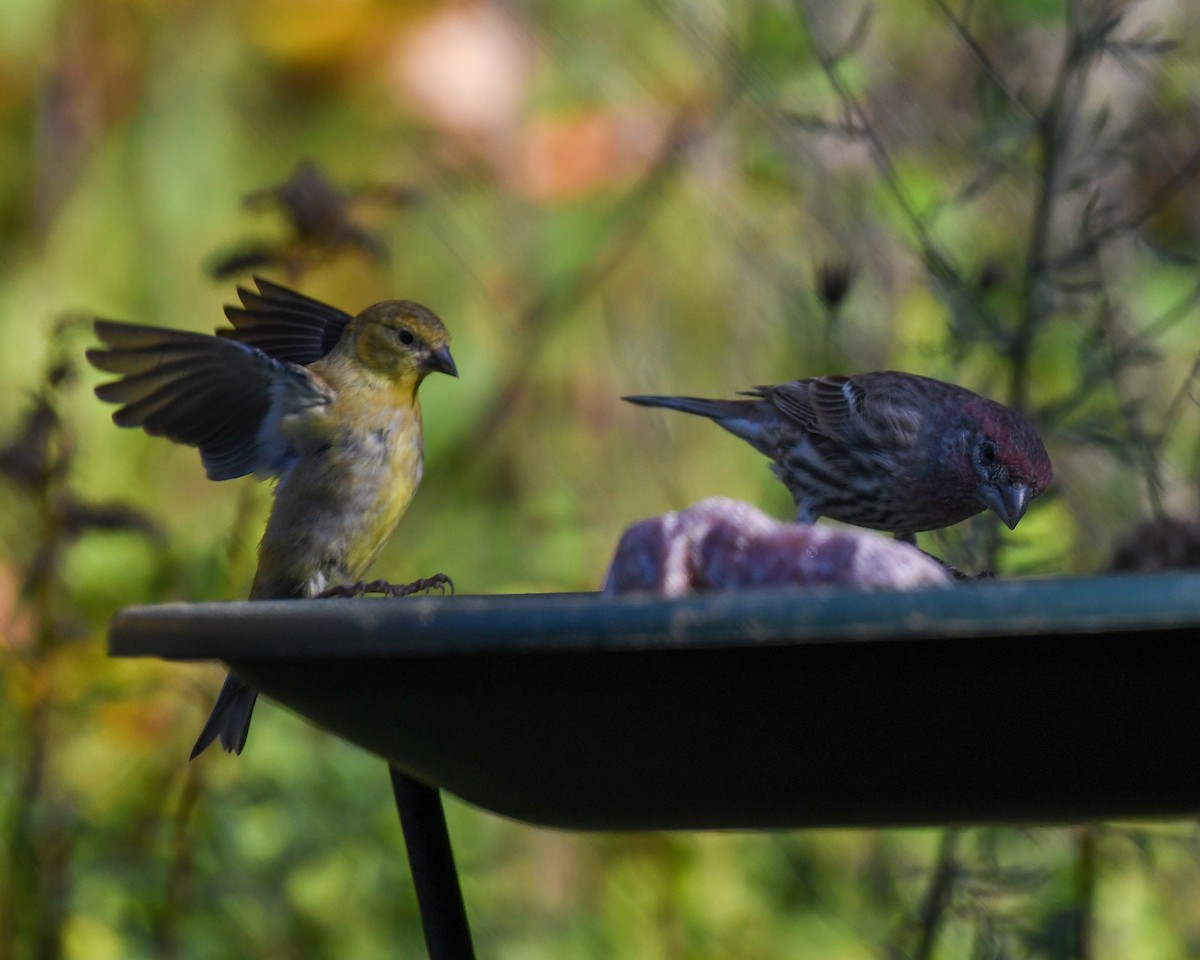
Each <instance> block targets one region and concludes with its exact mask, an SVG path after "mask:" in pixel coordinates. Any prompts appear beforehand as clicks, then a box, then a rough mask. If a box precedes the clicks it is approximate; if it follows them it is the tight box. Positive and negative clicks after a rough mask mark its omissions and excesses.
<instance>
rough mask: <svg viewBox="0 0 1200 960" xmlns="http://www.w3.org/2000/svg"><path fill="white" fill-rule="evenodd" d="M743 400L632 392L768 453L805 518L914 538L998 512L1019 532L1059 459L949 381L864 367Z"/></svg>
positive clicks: (1008, 415)
mask: <svg viewBox="0 0 1200 960" xmlns="http://www.w3.org/2000/svg"><path fill="white" fill-rule="evenodd" d="M744 396H746V397H749V398H751V399H746V400H703V399H699V398H695V397H659V396H633V397H625V399H626V400H628V401H629V402H631V403H636V404H640V405H641V406H645V407H666V408H668V409H671V410H681V411H683V412H684V413H694V414H697V415H699V416H703V417H708V418H709V419H711V420H713V421H714V422H715V423H717V424H718V425H719V426H721V427H724V428H725V429H726V430H728V431H729V432H730V433H732V434H734V435H735V436H738V437H741V438H742V439H743V440H745V441H747V442H748V443H749V444H750V445H751V446H753V447H754V448H755V449H756V450H758V451H760V452H761V453H764V454H766V455H767V456H768V457H770V458H771V460H772V461H774V462H773V464H772V467H771V469H772V470H773V471H774V472H775V475H776V476H777V477H779V479H780V480H781V481H782V482H783V484H784V486H786V487H787V488H788V490H789V491H790V492H791V494H792V497H793V499H794V500H795V502H796V519H797V521H798V522H800V523H812V522H814V521H816V520H817V519H818V518H819V517H830V518H831V519H834V520H841V521H842V522H844V523H852V524H855V525H857V526H860V527H869V528H871V529H873V530H886V531H889V532H891V533H894V534H895V535H896V536H897V537H899V538H901V539H905V540H910V541H911V540H912V539H913V538H914V536H915V534H917V533H918V532H920V531H922V530H937V529H939V528H941V527H948V526H951V525H952V524H955V523H958V522H960V521H962V520H965V519H967V518H968V517H972V516H974V515H975V514H977V513H979V512H981V511H983V510H985V509H990V510H994V511H995V512H996V513H997V514H998V515H999V517H1000V519H1001V520H1003V521H1004V522H1005V524H1007V526H1008V527H1009V529H1012V528H1013V527H1015V526H1016V525H1017V522H1018V521H1019V520H1020V519H1021V517H1022V516H1024V514H1025V510H1026V508H1027V507H1028V506H1029V504H1030V502H1031V501H1033V500H1034V499H1035V498H1036V497H1038V496H1040V495H1041V494H1042V493H1043V492H1044V491H1045V489H1046V487H1047V486H1049V484H1050V477H1051V472H1052V471H1051V467H1050V458H1049V457H1048V456H1047V455H1046V448H1045V447H1044V446H1043V445H1042V441H1041V438H1040V437H1039V436H1038V435H1037V432H1036V431H1035V430H1034V429H1033V427H1032V426H1031V425H1030V424H1029V422H1028V421H1027V420H1026V419H1025V418H1024V417H1022V416H1021V415H1020V414H1018V413H1017V412H1016V411H1014V410H1010V409H1009V408H1008V407H1005V406H1003V405H1002V404H999V403H996V402H995V401H993V400H986V399H984V398H983V397H981V396H979V395H978V394H975V393H972V392H971V391H970V390H967V389H965V388H963V387H959V386H955V385H954V384H951V383H943V382H942V381H940V380H931V379H930V378H928V377H919V376H916V375H914V374H909V373H894V372H883V373H862V374H857V375H855V376H851V377H814V378H813V379H811V380H793V381H791V382H790V383H784V384H780V385H779V386H774V387H756V388H754V389H753V390H749V391H746V393H745V394H744Z"/></svg>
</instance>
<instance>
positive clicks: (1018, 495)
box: [962, 397, 1053, 530]
mask: <svg viewBox="0 0 1200 960" xmlns="http://www.w3.org/2000/svg"><path fill="white" fill-rule="evenodd" d="M962 413H963V416H964V419H965V420H966V421H967V422H968V423H970V424H971V429H970V432H969V437H968V444H967V451H966V452H967V459H968V465H969V466H968V469H969V471H970V473H971V475H972V479H973V482H974V484H975V496H977V497H978V498H979V500H980V502H981V503H982V504H983V505H984V506H985V507H987V508H988V509H990V510H994V511H996V513H997V515H999V517H1000V519H1001V520H1003V521H1004V523H1005V524H1006V525H1007V526H1008V528H1009V529H1010V530H1011V529H1013V528H1014V527H1015V526H1016V525H1017V522H1018V521H1019V520H1020V519H1021V517H1023V516H1024V515H1025V510H1026V508H1027V507H1028V506H1029V504H1030V503H1031V502H1032V501H1033V500H1035V499H1036V498H1037V497H1039V496H1041V495H1042V493H1044V492H1045V490H1046V488H1047V487H1048V486H1050V480H1051V477H1052V476H1053V470H1052V468H1051V466H1050V457H1049V456H1048V455H1047V453H1046V448H1045V446H1044V445H1043V444H1042V438H1041V437H1039V436H1038V434H1037V431H1036V430H1034V429H1033V426H1032V425H1031V424H1030V423H1029V421H1028V420H1026V419H1025V418H1024V417H1022V416H1021V415H1020V414H1019V413H1017V412H1016V411H1014V410H1010V409H1009V408H1008V407H1005V406H1002V405H1001V404H999V403H995V402H994V401H991V400H985V399H984V398H982V397H974V398H972V399H971V400H970V401H968V402H967V403H965V404H964V405H963V410H962Z"/></svg>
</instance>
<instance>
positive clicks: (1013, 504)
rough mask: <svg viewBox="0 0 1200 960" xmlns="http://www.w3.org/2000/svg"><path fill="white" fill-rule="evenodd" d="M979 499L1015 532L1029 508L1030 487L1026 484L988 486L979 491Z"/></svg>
mask: <svg viewBox="0 0 1200 960" xmlns="http://www.w3.org/2000/svg"><path fill="white" fill-rule="evenodd" d="M979 498H980V499H981V500H982V501H983V502H984V503H985V504H986V505H987V507H988V509H989V510H995V511H996V514H997V516H999V517H1000V519H1001V520H1003V521H1004V523H1005V525H1006V526H1007V527H1008V529H1009V530H1015V529H1016V526H1017V523H1018V522H1020V520H1021V518H1022V517H1023V516H1025V510H1026V508H1027V507H1028V506H1029V500H1030V497H1029V487H1027V486H1025V485H1024V484H1008V483H1002V484H999V485H996V486H993V485H992V484H987V485H985V486H984V487H983V488H982V489H981V490H980V491H979Z"/></svg>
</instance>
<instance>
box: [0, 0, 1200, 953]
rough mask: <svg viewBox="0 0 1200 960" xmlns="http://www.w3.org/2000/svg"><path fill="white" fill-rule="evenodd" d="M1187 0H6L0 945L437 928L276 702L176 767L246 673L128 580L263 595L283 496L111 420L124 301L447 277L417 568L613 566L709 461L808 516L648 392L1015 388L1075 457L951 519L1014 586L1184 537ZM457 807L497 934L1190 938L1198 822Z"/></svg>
mask: <svg viewBox="0 0 1200 960" xmlns="http://www.w3.org/2000/svg"><path fill="white" fill-rule="evenodd" d="M1198 18H1200V9H1197V8H1196V7H1194V5H1192V4H1190V3H1188V2H1187V0H1144V2H1141V3H1121V2H1117V0H1074V2H1072V0H898V2H892V3H886V4H884V3H879V4H871V3H867V2H864V3H841V2H833V0H793V2H787V0H747V2H745V3H740V4H725V3H720V2H716V0H604V2H597V0H556V2H553V3H550V2H545V0H511V2H500V0H482V2H480V0H462V2H444V0H422V2H412V3H388V2H384V0H260V2H254V3H236V2H233V0H225V2H219V0H163V2H158V3H154V2H147V0H20V2H17V3H4V4H0V130H2V136H0V171H2V172H3V176H0V343H3V344H4V349H3V350H0V497H2V502H3V504H4V509H3V510H2V511H0V664H2V674H0V745H2V749H0V960H8V958H46V960H49V958H57V957H67V958H87V960H107V958H117V957H120V958H126V957H154V958H173V957H187V958H208V957H212V958H217V957H231V956H254V957H262V958H297V957H306V958H307V957H313V958H321V957H338V958H359V957H362V958H366V957H378V956H385V955H388V956H397V955H398V956H420V955H421V950H422V947H421V941H420V928H419V922H418V917H417V913H416V907H415V901H414V898H413V893H412V887H411V882H410V879H409V877H408V872H407V867H406V865H405V862H404V859H403V852H402V851H403V848H402V843H401V839H400V834H399V829H398V825H397V824H396V822H395V811H394V809H393V808H392V806H391V799H390V792H389V787H388V782H387V777H386V775H385V771H384V770H383V769H382V767H381V765H380V764H379V762H377V761H374V760H372V759H370V758H368V757H365V756H363V755H362V754H361V753H360V752H359V751H357V750H355V749H353V748H351V747H349V746H348V745H345V744H343V743H341V742H339V741H337V740H335V739H333V738H331V737H329V736H327V735H325V734H323V733H321V732H319V731H317V730H315V729H312V728H310V727H309V726H307V725H306V724H305V723H303V722H302V721H300V720H298V719H297V718H295V717H293V716H291V715H290V714H288V713H287V712H285V711H283V710H281V709H279V708H277V707H274V706H273V705H270V704H263V705H260V707H259V710H258V712H257V714H256V719H255V724H254V732H253V737H252V739H251V743H250V746H249V749H248V750H247V752H246V754H245V755H244V756H242V757H241V758H240V759H231V758H229V757H226V756H224V755H223V754H220V753H219V752H216V751H213V752H210V753H209V754H207V755H205V756H204V757H203V758H202V759H200V760H198V761H196V762H194V763H190V764H189V763H188V762H187V761H186V757H187V752H188V749H189V748H190V745H191V743H192V741H193V739H194V737H195V734H196V731H197V730H198V728H199V726H200V724H201V723H202V721H203V718H204V716H205V714H206V712H207V710H208V707H209V705H210V703H211V697H212V696H213V694H214V693H215V690H216V688H217V685H218V683H219V680H220V670H219V669H218V668H216V667H209V666H196V667H183V666H179V665H172V666H168V665H162V664H157V663H153V662H114V661H110V660H108V659H107V658H106V656H105V652H104V650H105V647H104V635H105V627H106V624H107V620H108V617H109V616H110V615H111V614H112V613H113V611H114V610H116V609H118V608H120V607H122V606H126V605H129V604H134V603H147V602H156V601H166V600H218V599H234V598H240V597H243V596H245V594H246V592H247V590H248V586H249V582H250V578H251V576H252V573H253V567H254V550H255V545H256V542H257V538H258V536H259V533H260V530H261V525H262V521H263V518H264V517H265V513H266V510H267V507H268V504H269V497H270V491H269V489H268V488H267V487H266V486H265V485H262V484H256V483H255V482H254V481H253V480H252V479H249V478H247V479H245V480H239V481H233V482H228V483H223V484H213V483H210V482H208V481H206V480H205V479H204V476H203V472H202V470H201V469H200V465H199V462H198V457H197V456H196V454H195V452H194V451H191V450H187V449H181V448H175V447H173V446H172V445H170V444H167V443H165V442H163V441H158V440H151V439H149V438H146V437H144V436H142V435H141V434H139V433H134V432H130V431H120V430H118V429H117V428H115V427H114V426H113V425H112V423H111V421H110V420H109V414H110V412H111V410H109V409H104V407H103V405H102V404H101V403H100V402H99V401H97V400H96V399H95V398H94V397H93V396H92V394H91V390H90V388H91V387H92V386H93V385H94V384H95V382H96V381H97V379H98V377H97V375H96V374H95V373H94V372H93V371H91V370H89V369H87V368H86V366H85V365H84V364H83V363H82V354H83V351H84V349H85V348H86V347H87V346H89V345H90V344H91V343H92V337H91V334H90V329H89V322H90V318H91V317H92V316H94V315H97V314H98V315H103V316H111V317H116V318H121V319H126V320H132V321H138V322H143V323H154V324H162V325H169V326H176V327H183V328H187V329H192V330H201V331H207V330H211V329H212V328H213V327H215V326H216V325H218V324H219V323H220V322H221V321H222V314H221V306H222V304H224V303H227V302H230V301H232V300H234V299H235V295H234V286H235V284H237V283H239V282H240V283H248V282H249V278H250V276H251V275H252V273H255V272H257V273H259V274H261V275H263V276H266V277H269V278H273V279H276V280H279V281H281V282H285V283H290V284H293V285H295V286H298V287H299V288H301V289H303V290H304V291H306V292H308V293H309V294H311V295H313V296H316V297H318V298H321V299H324V300H327V301H329V302H332V303H334V304H337V305H339V306H341V307H343V308H345V309H347V310H349V311H351V312H355V311H357V310H359V309H361V308H362V307H364V306H366V305H368V304H370V303H372V302H374V301H376V300H380V299H385V298H390V297H398V296H402V297H408V298H411V299H416V300H419V301H422V302H424V303H427V304H429V305H430V306H431V307H433V308H434V309H435V310H436V311H437V312H438V313H439V314H440V315H441V316H442V317H443V318H444V320H445V321H446V323H447V326H448V327H449V328H450V330H451V332H452V334H453V337H454V343H453V347H454V354H455V357H456V359H457V361H458V365H459V369H460V371H461V379H459V380H456V381H455V380H450V379H449V378H431V379H430V380H429V381H428V382H427V383H426V385H425V387H424V388H423V391H422V398H423V402H424V408H425V419H426V429H427V469H426V476H425V482H424V485H423V487H422V488H421V490H420V492H419V493H418V495H417V498H416V500H415V502H414V504H413V506H412V508H411V509H410V511H409V513H408V515H407V516H406V517H405V519H404V520H403V522H402V524H401V526H400V529H399V530H398V532H397V534H396V535H395V537H394V538H393V540H392V542H391V544H390V546H389V547H388V549H387V551H386V552H385V553H384V554H383V556H382V557H381V558H380V560H379V561H378V563H377V565H376V567H375V573H376V574H377V575H380V576H386V577H389V578H391V579H393V580H396V581H404V580H408V579H412V578H415V577H418V576H427V575H430V574H432V573H435V572H438V571H444V572H446V573H448V574H450V575H451V576H452V577H453V578H454V580H455V582H456V584H457V585H458V589H459V590H460V591H461V592H469V593H486V592H512V591H529V590H532V591H558V590H587V589H594V588H595V587H596V586H597V585H598V583H599V582H600V580H601V578H602V575H603V571H604V568H605V564H606V560H607V557H608V556H609V554H610V553H611V551H612V548H613V546H614V545H615V542H616V540H617V537H618V536H619V534H620V531H621V530H622V529H623V527H624V526H625V525H626V524H627V523H629V522H631V521H633V520H635V519H638V518H641V517H644V516H647V515H649V514H652V513H657V512H661V511H663V510H665V509H671V508H677V507H682V506H685V505H687V504H688V503H691V502H693V501H695V500H698V499H700V498H702V497H704V496H708V495H712V494H723V495H729V496H735V497H740V498H743V499H747V500H750V501H752V502H754V503H757V504H759V505H761V506H763V507H764V508H765V509H768V510H769V511H771V512H773V513H774V514H776V515H778V516H780V517H786V516H788V515H790V512H791V505H790V500H789V498H788V497H787V494H786V493H785V491H784V490H783V489H782V487H780V486H779V485H778V484H777V483H776V482H775V481H774V479H773V478H772V477H771V475H770V474H769V472H768V471H767V469H766V468H765V465H764V463H763V460H762V458H761V457H759V456H758V455H757V454H756V453H754V452H753V451H752V450H750V449H749V448H748V447H746V446H745V445H743V444H741V443H740V442H739V441H737V440H735V439H733V438H732V437H729V436H727V435H725V434H723V433H722V432H721V431H719V430H717V429H716V428H715V427H713V426H712V425H710V424H707V423H701V422H691V419H690V418H684V417H680V416H676V415H672V414H669V413H661V412H651V411H646V410H638V409H634V408H632V407H629V406H628V405H625V404H622V403H621V402H620V400H619V397H620V396H621V394H623V393H629V392H654V393H657V392H663V393H666V392H683V393H693V394H700V395H713V396H721V395H727V394H730V393H732V392H733V391H735V390H738V389H741V388H744V387H747V386H751V385H754V384H758V383H769V382H775V381H779V380H785V379H791V378H794V377H800V376H808V375H814V374H820V373H829V372H853V371H859V370H870V369H880V368H895V369H903V370H909V371H912V372H917V373H923V374H927V375H932V376H937V377H942V378H945V379H952V380H956V381H958V382H961V383H964V384H966V385H968V386H970V387H972V388H974V389H976V390H978V391H980V392H983V393H985V394H987V395H990V396H993V397H995V398H997V399H999V400H1002V401H1005V402H1009V403H1011V404H1013V405H1015V406H1018V407H1020V408H1021V409H1022V410H1024V411H1025V412H1026V413H1027V414H1028V415H1029V416H1030V417H1031V418H1032V419H1033V420H1034V421H1035V422H1036V423H1037V424H1038V425H1039V428H1040V429H1041V430H1042V432H1043V435H1044V436H1045V438H1046V442H1047V446H1048V448H1049V450H1050V452H1051V455H1052V457H1053V459H1054V461H1055V465H1056V482H1055V486H1054V488H1053V491H1052V493H1051V494H1049V495H1047V496H1046V497H1044V498H1043V499H1042V500H1040V501H1039V502H1038V503H1037V504H1035V505H1034V507H1033V508H1032V509H1031V511H1030V513H1029V514H1028V516H1027V517H1026V518H1025V519H1024V520H1023V522H1022V523H1021V526H1020V527H1019V528H1018V530H1017V531H1015V532H1011V533H1010V532H1008V531H1006V530H998V529H997V526H996V524H995V523H994V522H991V521H989V520H988V519H987V518H980V519H978V520H976V521H972V522H969V523H967V524H963V525H962V526H961V527H960V528H957V529H956V530H954V531H950V532H948V533H945V534H937V535H923V536H922V544H923V545H924V546H926V547H927V548H929V549H931V550H933V551H934V552H937V553H939V554H940V555H942V556H946V557H948V558H949V559H951V560H952V561H953V562H954V563H956V564H957V565H959V566H961V567H963V568H964V569H966V570H969V571H972V572H976V571H980V570H991V571H994V572H995V573H996V574H997V575H999V576H1015V575H1036V574H1057V573H1086V572H1093V571H1099V570H1103V569H1106V568H1108V567H1109V566H1111V565H1112V564H1113V562H1114V560H1113V558H1114V555H1115V554H1116V553H1118V552H1120V555H1121V558H1122V559H1121V560H1120V563H1121V565H1122V566H1133V567H1137V566H1141V567H1147V566H1150V567H1153V566H1155V565H1159V564H1162V563H1164V562H1167V561H1170V562H1172V563H1178V562H1186V561H1188V560H1193V561H1194V560H1195V557H1196V550H1195V543H1196V534H1195V527H1193V526H1191V525H1190V523H1191V520H1192V518H1194V516H1195V514H1196V508H1197V484H1196V480H1195V478H1196V468H1197V457H1198V455H1200V449H1198V447H1197V442H1196V438H1197V436H1200V434H1198V432H1197V409H1196V404H1197V396H1200V395H1198V394H1197V388H1196V384H1195V378H1196V372H1197V356H1198V351H1200V330H1197V323H1196V321H1197V300H1198V298H1200V283H1198V281H1197V272H1196V259H1197V231H1198V230H1200V193H1198V191H1197V185H1196V182H1195V179H1194V174H1195V173H1196V172H1197V170H1198V169H1200V82H1198V81H1200V73H1198V72H1197V65H1198V63H1200V39H1198V37H1197V26H1198V24H1197V19H1198ZM1146 523H1150V524H1152V526H1150V527H1146V526H1142V525H1143V524H1146ZM1121 544H1124V546H1123V548H1122V549H1121V550H1120V551H1118V547H1119V545H1121ZM398 602H402V601H398ZM948 722H952V718H949V719H948ZM1047 736H1053V731H1047ZM763 748H764V749H771V750H777V751H779V753H780V762H781V763H787V762H788V759H787V752H786V747H781V745H779V744H768V745H763ZM583 749H586V747H585V746H584V747H583ZM796 776H797V778H798V779H799V780H802V779H803V777H804V776H805V771H803V770H797V771H796ZM449 815H450V820H451V830H452V833H453V836H454V839H455V842H456V847H457V852H458V857H459V861H460V868H461V872H462V875H463V882H464V888H465V894H466V899H467V902H468V907H469V911H470V914H471V918H472V921H473V925H474V931H475V936H476V940H477V948H478V952H479V955H480V956H481V957H489V958H530V960H537V958H540V957H573V958H602V957H603V958H620V957H629V958H638V960H652V958H656V957H664V958H692V957H695V958H700V957H704V958H722V957H727V958H755V957H763V958H770V957H793V958H821V960H837V958H860V957H861V958H891V957H931V956H937V957H971V958H993V957H994V958H1002V957H1063V956H1074V957H1080V958H1085V957H1093V956H1095V957H1114V958H1115V957H1120V958H1123V960H1124V958H1138V957H1145V958H1174V957H1180V958H1183V957H1194V956H1196V955H1200V867H1198V866H1197V857H1198V854H1200V844H1198V842H1197V835H1196V831H1195V828H1194V825H1192V824H1167V825H1152V824H1125V825H1104V826H1087V827H1075V828H1058V829H1040V830H1020V831H1018V830H1011V829H976V830H969V831H952V832H942V831H936V830H921V831H897V832H876V831H814V832H806V833H796V834H778V835H772V836H767V835H758V834H706V835H646V836H640V835H639V836H579V835H573V834H563V833H558V832H552V831H543V830H535V829H532V828H527V827H524V826H521V825H517V824H512V823H508V822H504V821H502V820H500V819H498V818H495V817H492V816H490V815H486V814H483V813H480V812H478V811H476V810H473V809H471V808H468V807H466V806H464V805H462V804H458V803H456V802H454V801H450V810H449Z"/></svg>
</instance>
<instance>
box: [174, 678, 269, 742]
mask: <svg viewBox="0 0 1200 960" xmlns="http://www.w3.org/2000/svg"><path fill="white" fill-rule="evenodd" d="M257 699H258V691H257V690H255V689H254V688H253V687H248V686H246V685H245V684H244V683H242V681H241V680H239V679H238V678H237V677H235V676H234V675H233V674H232V673H231V674H229V675H228V676H227V677H226V678H225V683H224V685H223V686H222V687H221V692H220V693H219V694H217V702H216V703H215V704H213V708H212V713H210V714H209V715H208V720H207V722H205V724H204V729H203V730H201V731H200V736H199V738H198V739H197V740H196V745H195V746H194V747H192V755H191V758H190V759H192V760H195V759H196V757H198V756H200V754H202V753H203V752H204V751H205V750H207V749H208V747H209V745H210V744H211V743H212V742H213V741H214V740H216V739H217V738H218V737H220V739H221V746H223V747H224V748H225V749H226V750H227V751H229V752H230V753H241V752H242V748H243V747H244V746H245V745H246V734H247V733H249V732H250V716H251V714H253V713H254V701H255V700H257Z"/></svg>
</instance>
